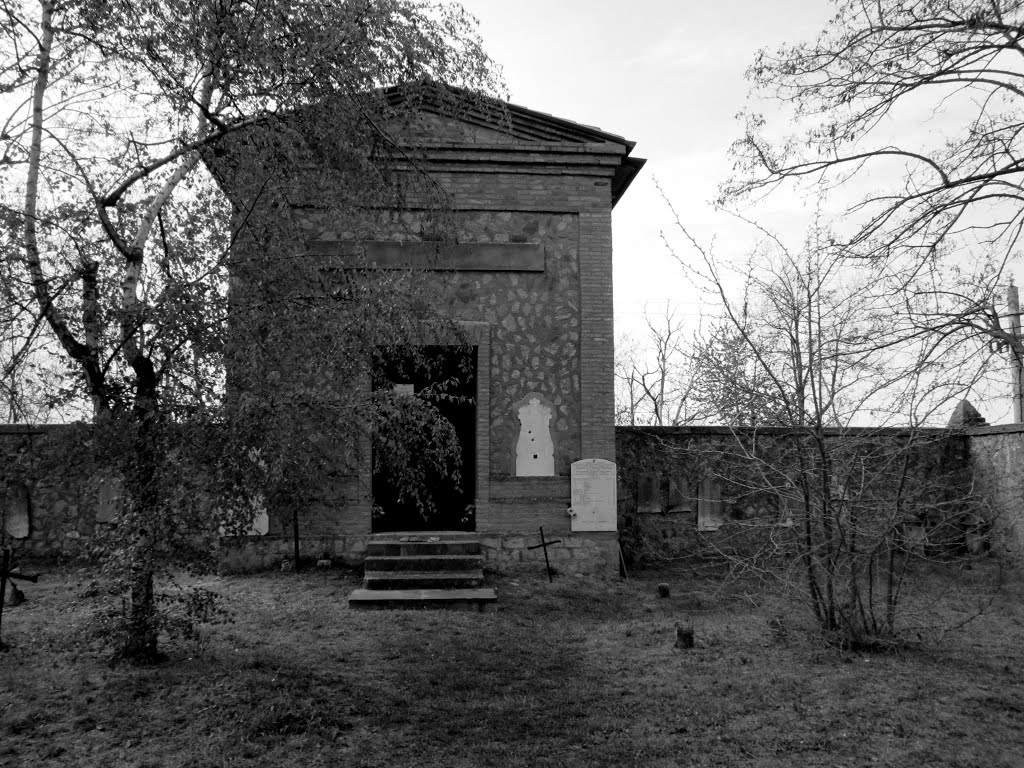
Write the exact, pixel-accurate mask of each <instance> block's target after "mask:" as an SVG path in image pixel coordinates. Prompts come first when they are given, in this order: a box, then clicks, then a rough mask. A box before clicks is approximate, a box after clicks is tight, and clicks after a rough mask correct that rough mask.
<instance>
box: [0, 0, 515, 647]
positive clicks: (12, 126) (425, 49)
mask: <svg viewBox="0 0 1024 768" xmlns="http://www.w3.org/2000/svg"><path fill="white" fill-rule="evenodd" d="M0 20H2V26H0V33H2V34H3V38H4V42H3V44H2V45H0V91H2V92H3V93H4V94H5V101H4V103H5V104H6V105H8V107H9V110H8V113H7V115H6V117H5V118H4V120H3V123H2V146H3V151H2V158H0V159H2V163H0V174H2V183H3V188H4V196H3V200H2V201H0V202H2V206H3V208H2V210H3V217H4V222H5V225H6V226H7V227H8V232H7V233H5V236H4V243H3V245H4V250H3V257H4V260H5V263H4V269H5V270H6V272H7V274H10V275H12V280H11V282H10V283H9V284H8V285H9V286H11V290H12V291H14V292H15V294H16V295H15V296H14V298H15V303H16V305H17V306H18V307H19V308H21V309H22V310H25V309H26V308H31V311H30V312H29V313H27V314H23V315H22V316H20V317H19V319H18V322H19V323H20V325H19V331H18V333H20V334H21V337H22V339H25V340H27V339H30V338H32V337H33V335H34V334H37V333H39V332H40V331H39V329H41V328H44V329H45V333H46V334H47V335H48V336H49V338H50V339H52V340H53V342H54V343H55V344H57V345H59V349H60V352H61V354H62V357H63V360H64V366H67V365H70V366H71V370H72V372H73V377H72V378H70V379H68V380H67V382H68V383H65V384H63V385H62V387H61V391H59V392H55V393H53V394H54V395H56V396H60V397H62V398H63V399H65V400H74V399H75V398H77V397H85V398H86V399H87V401H88V402H89V403H90V404H91V409H92V412H93V415H94V421H95V422H96V424H97V426H98V427H99V428H100V429H99V431H98V433H97V438H96V441H95V443H94V447H95V448H97V449H98V450H101V451H102V452H104V455H105V457H106V458H108V459H110V460H111V461H113V463H114V464H116V466H117V468H118V469H119V471H120V472H121V474H122V475H123V477H124V480H125V487H124V504H123V507H124V508H123V511H122V514H121V517H120V522H119V525H118V527H117V533H116V537H115V540H114V542H112V545H113V551H114V552H115V553H116V556H114V557H112V558H111V559H110V562H111V563H114V564H115V565H116V566H117V568H116V571H117V573H118V574H119V577H120V578H121V579H122V583H123V584H124V585H125V587H126V589H127V592H128V598H129V599H128V606H129V610H128V615H127V622H126V634H125V642H124V646H123V649H122V651H123V654H124V655H125V656H126V657H128V658H130V659H133V660H139V661H147V660H152V659H153V658H155V657H156V656H157V646H156V640H157V632H158V630H159V623H158V621H157V612H156V603H155V597H154V586H153V584H154V576H155V575H156V574H157V573H160V572H161V569H162V568H165V567H167V566H171V565H175V564H187V563H190V562H193V561H192V560H191V555H192V554H193V552H194V550H195V549H196V547H197V545H198V544H200V543H201V542H202V540H203V536H202V535H197V532H198V533H200V534H204V535H206V536H207V537H208V536H209V535H213V534H215V533H216V531H215V530H214V531H212V532H211V530H210V526H211V519H212V518H211V516H210V515H209V514H208V511H209V504H207V505H205V506H203V501H204V499H205V498H206V497H205V495H204V493H201V492H200V490H201V489H198V488H195V487H194V484H187V483H185V484H183V478H184V477H185V475H186V474H188V473H187V472H186V471H185V468H188V467H191V468H198V469H200V470H206V474H205V478H206V479H205V481H204V482H206V487H207V489H208V490H209V491H210V492H211V493H213V494H214V495H215V496H218V497H219V498H221V502H220V511H221V513H222V515H221V516H222V517H223V518H224V520H223V522H224V523H225V524H226V525H227V526H228V529H229V530H234V531H240V530H243V529H244V527H245V525H246V524H247V520H248V518H249V517H251V512H252V504H254V503H257V502H258V498H257V497H258V496H259V494H257V493H256V492H255V491H254V492H252V493H246V492H243V490H242V489H243V484H242V483H241V480H242V478H244V477H246V476H250V475H251V474H252V473H253V472H262V473H263V474H264V475H265V477H266V478H269V477H278V478H280V477H283V476H286V475H289V474H290V473H289V471H288V470H289V467H288V464H289V460H288V459H287V457H289V456H294V455H296V451H298V452H299V453H301V454H303V455H314V454H313V453H312V452H311V451H307V450H306V449H307V448H309V444H310V442H311V441H310V440H309V439H308V433H306V438H305V439H304V438H303V437H302V435H303V432H302V430H301V429H300V428H299V426H298V425H299V424H300V423H301V420H296V419H292V420H291V421H288V420H287V419H285V418H284V417H280V416H279V417H278V418H277V419H276V421H274V422H272V423H271V422H260V421H259V419H261V418H265V417H266V416H267V414H270V413H279V411H275V408H274V405H275V404H276V405H277V406H280V405H282V404H283V403H286V402H287V404H290V405H291V406H296V407H301V406H303V405H305V406H308V409H307V412H306V414H305V415H306V416H307V417H312V416H313V412H314V411H315V410H316V408H325V407H328V406H329V405H330V403H331V401H332V398H334V399H335V400H336V399H337V398H340V397H342V396H343V394H344V393H345V392H348V393H350V394H349V395H348V398H349V399H348V400H347V401H345V405H346V407H347V412H349V413H351V412H356V411H358V412H359V413H363V412H364V410H362V406H357V405H356V404H355V403H354V402H353V400H352V398H353V397H355V396H354V395H352V394H351V392H352V390H353V388H352V386H351V384H352V382H353V381H355V380H358V378H359V375H360V374H359V371H358V369H357V366H356V364H355V363H354V362H353V361H356V360H361V359H364V358H365V353H367V352H368V351H369V350H370V349H372V348H375V347H376V346H379V345H387V344H389V343H394V342H395V340H396V337H397V336H398V335H399V334H398V332H397V330H396V331H395V333H392V334H391V335H389V333H390V331H385V332H380V331H381V329H387V328H394V329H403V328H404V329H405V330H406V331H407V332H409V331H410V329H413V328H415V327H417V323H418V322H420V320H421V319H422V318H423V316H424V312H423V308H424V306H426V305H428V302H427V301H426V300H425V297H423V296H422V295H420V296H419V297H417V295H416V294H415V291H409V290H404V291H403V290H399V289H402V288H403V287H404V288H408V287H409V286H408V285H407V284H406V285H404V286H403V285H400V284H399V283H400V282H401V280H406V281H407V282H408V280H409V278H408V277H404V278H399V277H395V278H394V279H393V280H390V282H389V279H385V278H383V277H380V276H376V277H375V278H372V277H371V276H368V275H364V276H363V279H362V280H361V281H358V283H359V284H358V285H356V284H355V283H352V284H350V285H348V286H347V287H345V288H344V290H341V291H334V292H333V293H332V290H333V289H332V290H327V289H326V288H325V286H324V284H323V275H322V274H321V273H320V272H315V273H314V272H313V271H312V270H309V269H307V268H306V267H303V266H302V265H303V264H304V262H303V261H302V259H301V256H303V255H304V254H303V253H301V248H299V247H298V246H297V245H296V244H297V243H299V244H301V243H303V242H305V240H306V239H307V238H298V239H296V238H295V237H294V235H295V234H296V230H295V229H294V227H301V223H300V222H298V221H297V220H296V219H295V217H294V216H292V215H291V209H290V205H291V198H290V197H289V190H292V189H293V188H294V187H295V186H296V184H299V183H300V182H299V181H298V180H297V179H298V177H297V176H296V175H295V173H294V170H295V168H296V167H297V166H296V163H303V162H308V161H311V160H313V161H315V164H314V165H313V167H312V168H310V167H309V166H308V165H307V166H306V167H305V168H304V173H305V176H303V178H302V180H301V184H305V185H313V186H317V185H319V188H320V189H321V192H322V193H323V197H322V205H323V207H324V208H325V209H327V210H337V211H345V212H347V214H348V215H350V217H356V218H358V216H359V215H362V217H363V219H364V220H368V219H371V218H372V217H373V214H372V211H373V209H374V205H375V204H378V205H379V204H381V203H382V202H384V203H387V204H388V205H400V204H401V200H402V199H403V191H404V188H403V185H402V180H401V179H400V178H398V177H395V176H394V175H393V174H391V173H389V170H388V169H389V167H390V165H389V158H390V157H392V156H393V154H394V153H395V152H396V151H397V150H396V143H395V141H394V139H393V137H392V136H391V133H390V131H391V128H392V127H393V126H394V125H395V124H396V123H398V122H400V121H401V120H402V119H403V115H404V114H407V113H408V112H409V111H410V110H412V109H414V108H415V100H406V101H398V102H396V101H395V100H393V99H392V100H389V99H388V98H387V97H386V92H385V91H384V90H382V87H383V86H387V85H391V84H394V83H397V82H404V81H420V80H424V79H426V80H440V81H444V82H451V83H455V84H462V85H464V86H466V87H468V88H470V89H487V90H493V89H494V88H495V87H496V84H495V81H494V77H493V75H492V69H491V66H490V62H489V60H488V59H487V57H486V55H485V54H484V53H483V51H482V49H481V46H480V41H479V39H478V37H477V35H476V32H475V26H474V25H475V22H474V20H473V19H472V18H471V17H470V16H468V15H467V14H466V13H465V12H464V11H463V10H462V9H461V7H460V6H458V5H456V4H444V3H433V2H426V0H375V1H373V2H370V1H368V0H365V1H364V0H347V1H346V2H333V3H318V2H294V1H290V0H271V2H268V3H259V4H252V3H247V2H234V1H233V0H231V1H229V2H221V1H220V0H217V1H214V0H182V1H181V2H171V3H168V2H164V1H163V0H161V1H160V2H149V1H147V0H142V2H137V1H135V0H133V1H132V2H121V1H120V0H114V1H113V2H110V1H109V0H104V2H94V1H93V0H68V1H67V2H62V1H60V0H40V2H38V3H32V2H20V1H19V0H3V2H0ZM232 146H234V147H236V148H237V147H239V146H241V147H243V148H244V151H245V152H247V153H248V155H247V162H246V163H245V164H244V166H242V167H240V169H236V171H240V172H242V173H243V174H244V178H237V177H236V178H235V179H233V181H234V182H236V185H235V187H234V188H235V189H236V190H240V192H239V194H237V195H233V196H232V199H231V200H230V201H229V200H227V199H226V198H225V196H224V194H223V192H222V191H221V189H220V188H218V186H217V185H216V184H214V183H213V180H212V178H211V176H210V174H209V173H208V172H207V164H209V165H210V166H211V167H214V168H217V166H218V164H217V161H216V158H217V157H218V156H219V155H221V154H222V153H225V152H228V153H230V149H231V147H232ZM406 159H408V158H406ZM204 161H206V162H205V163H204ZM236 175H237V174H236ZM314 176H315V177H316V179H315V180H314ZM442 231H443V230H442ZM243 243H248V244H249V245H250V246H251V247H249V248H248V250H245V249H244V248H243V249H242V250H243V252H244V253H246V254H248V255H249V256H250V257H251V256H252V254H254V253H259V252H260V249H266V248H271V247H275V246H276V247H277V249H276V250H275V251H274V252H273V256H274V258H273V259H270V258H268V259H265V260H264V261H263V262H261V263H256V261H253V260H252V259H251V258H250V262H251V264H252V265H254V266H255V267H258V269H259V270H262V273H261V274H253V273H252V272H250V273H249V275H250V277H257V278H267V279H269V278H273V277H274V276H275V274H277V275H279V274H280V273H281V272H282V270H285V269H287V268H288V267H289V266H291V267H292V268H293V269H292V272H291V273H289V274H290V275H291V276H292V277H294V278H295V279H294V280H291V281H290V282H289V283H288V285H289V286H291V287H290V288H288V289H287V290H284V289H281V290H276V292H275V288H274V286H273V284H265V285H264V289H263V290H264V291H265V292H264V294H262V295H260V296H258V297H257V295H256V294H254V293H252V292H250V293H249V294H247V296H248V298H246V300H245V301H244V302H240V303H236V305H235V306H234V307H232V306H231V300H232V291H229V290H228V288H227V286H228V282H229V280H228V277H229V276H228V266H229V261H230V260H231V259H234V263H233V265H232V267H233V268H232V272H233V274H234V275H237V274H238V273H239V267H240V264H241V261H240V260H239V257H238V256H237V255H236V256H231V254H237V253H238V252H239V248H238V246H239V245H240V244H243ZM264 252H265V251H264ZM243 260H244V259H243ZM306 261H308V259H307V260H306ZM296 267H302V268H299V269H295V268H296ZM295 273H299V274H298V275H296V274H295ZM232 279H234V278H232ZM229 309H231V310H235V311H233V312H232V311H229ZM303 313H307V314H306V316H305V318H304V319H305V320H306V322H304V323H303V322H299V320H298V318H299V317H300V316H301V315H302V314H303ZM328 313H333V315H332V318H333V319H334V320H337V321H338V324H337V325H335V326H333V328H334V330H333V331H330V332H325V333H324V334H323V335H321V336H320V337H317V336H316V333H317V330H316V329H317V328H323V327H324V326H322V325H319V324H318V323H319V321H320V320H322V319H326V318H323V317H322V316H323V315H325V314H328ZM229 317H230V318H231V319H230V325H229ZM271 321H274V322H271ZM389 324H390V325H389ZM328 327H332V326H330V325H329V324H328ZM275 334H276V336H275ZM406 335H408V334H406ZM241 341H247V342H253V341H256V342H259V343H256V344H253V345H250V346H248V347H246V349H247V350H248V351H243V350H242V349H241V344H240V343H236V342H241ZM275 341H276V342H285V344H284V347H285V348H288V349H290V350H292V352H291V355H290V357H288V359H286V360H272V359H268V356H271V357H272V356H273V355H278V356H281V355H284V354H285V353H284V352H282V351H281V350H282V345H281V344H280V343H277V344H276V345H275V344H274V343H272V342H275ZM270 350H273V351H270ZM297 350H303V351H305V352H306V353H307V354H306V355H305V356H304V357H303V356H301V355H299V354H297ZM245 356H248V357H249V360H250V362H252V363H256V365H249V366H248V367H246V366H242V365H235V366H234V367H233V368H232V364H233V363H237V362H238V361H239V359H240V358H241V357H245ZM225 358H227V365H226V364H225ZM12 359H13V358H12ZM328 361H329V362H328ZM279 363H280V364H284V363H287V364H288V366H289V367H282V366H281V365H278V364H279ZM328 368H329V369H330V371H331V373H332V374H333V376H332V377H331V378H329V379H327V380H328V381H333V382H335V383H336V386H334V387H329V388H328V389H329V390H330V391H329V393H327V394H324V393H323V392H322V391H318V390H316V389H315V386H314V385H313V382H314V381H315V380H319V381H324V379H322V378H320V377H321V376H322V375H323V374H324V373H325V369H328ZM229 369H230V370H234V371H236V372H237V373H236V374H232V375H233V376H235V378H234V379H231V378H226V373H225V371H226V370H229ZM11 370H13V369H11ZM254 370H258V371H259V372H260V375H259V376H255V375H252V374H251V372H252V371H254ZM275 372H276V373H275ZM275 377H277V380H276V381H275ZM257 383H260V385H259V386H257ZM232 392H234V393H235V394H237V395H238V397H234V398H232V397H229V398H227V401H225V398H224V395H225V394H226V393H232ZM311 392H317V397H315V398H311V397H308V395H309V394H310V393H311ZM274 398H277V399H276V401H275V400H274ZM335 404H336V403H335ZM314 406H315V407H314ZM211 421H218V423H219V424H221V425H223V426H224V430H222V431H220V432H217V437H216V438H211V437H209V435H210V434H211V433H212V432H211V430H210V429H208V428H205V426H204V427H203V428H202V429H200V428H198V427H196V428H194V429H191V431H190V430H189V427H191V426H193V425H198V424H202V425H206V424H208V423H209V422H211ZM353 423H365V419H363V420H362V421H358V420H354V421H353ZM286 424H289V425H294V428H293V429H291V430H287V429H282V431H281V432H279V433H278V437H276V438H274V439H273V440H268V438H267V437H266V435H267V431H266V430H265V429H263V427H283V426H285V425H286ZM214 432H216V431H214ZM200 444H202V445H201V447H200ZM192 449H195V450H192ZM300 449H301V450H300ZM222 457H227V458H226V459H225V460H224V461H213V462H211V461H210V459H212V458H218V459H219V458H222ZM294 463H295V462H294V461H293V462H292V464H294ZM306 466H307V467H308V468H309V470H310V472H312V471H314V470H315V467H316V462H315V461H312V460H310V461H308V462H306ZM275 473H276V474H275ZM292 474H293V475H294V473H292ZM196 477H204V475H203V473H202V472H199V474H198V475H196ZM295 479H296V480H297V479H298V477H297V476H295ZM273 489H274V490H273V493H274V494H277V495H278V496H281V495H286V494H287V493H288V492H289V487H288V486H287V485H286V484H285V485H282V484H281V483H278V484H277V485H274V486H273ZM232 508H234V509H235V512H236V514H235V515H234V517H232V515H231V514H230V512H231V510H232ZM204 510H205V511H206V513H207V514H205V515H204ZM216 522H218V521H216V520H214V521H213V524H216Z"/></svg>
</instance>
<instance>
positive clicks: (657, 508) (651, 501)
mask: <svg viewBox="0 0 1024 768" xmlns="http://www.w3.org/2000/svg"><path fill="white" fill-rule="evenodd" d="M660 490H661V476H660V475H641V476H640V479H639V480H638V481H637V489H636V498H637V511H638V512H646V513H653V512H661V498H660V495H661V494H660V493H659V491H660Z"/></svg>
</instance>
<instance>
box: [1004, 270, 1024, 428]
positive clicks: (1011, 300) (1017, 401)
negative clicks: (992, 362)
mask: <svg viewBox="0 0 1024 768" xmlns="http://www.w3.org/2000/svg"><path fill="white" fill-rule="evenodd" d="M1006 304H1007V308H1008V309H1009V312H1010V328H1011V330H1012V333H1013V343H1012V344H1010V365H1011V367H1012V368H1013V420H1014V422H1016V423H1018V424H1019V423H1020V422H1021V421H1024V389H1022V385H1024V372H1022V370H1021V368H1022V365H1024V360H1022V355H1021V352H1022V350H1021V338H1020V298H1019V297H1018V295H1017V286H1016V285H1014V284H1013V281H1012V280H1011V281H1010V287H1009V288H1007V289H1006Z"/></svg>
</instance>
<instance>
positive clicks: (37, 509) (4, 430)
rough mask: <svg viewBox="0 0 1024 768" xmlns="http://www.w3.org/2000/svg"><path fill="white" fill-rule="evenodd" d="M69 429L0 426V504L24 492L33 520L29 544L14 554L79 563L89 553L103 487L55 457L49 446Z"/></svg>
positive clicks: (23, 542)
mask: <svg viewBox="0 0 1024 768" xmlns="http://www.w3.org/2000/svg"><path fill="white" fill-rule="evenodd" d="M71 429H74V426H72V425H39V426H28V425H20V424H11V425H8V424H4V425H0V504H3V505H5V507H7V506H8V505H11V504H13V503H15V502H14V498H13V497H14V496H15V490H14V489H15V488H16V487H20V488H22V489H24V490H25V491H27V498H28V504H29V508H30V510H31V515H32V533H31V536H30V537H29V538H28V539H22V540H15V541H13V542H11V543H12V545H13V547H14V549H15V550H16V551H22V552H31V553H33V554H38V555H47V556H70V557H82V556H89V555H90V554H91V553H92V548H93V540H94V537H95V536H96V535H97V533H99V532H100V531H99V530H98V529H99V528H101V527H102V525H103V524H102V523H99V522H97V514H98V512H99V510H100V499H99V492H100V487H101V482H100V479H99V478H94V477H92V475H91V474H89V473H88V472H87V471H83V469H82V468H80V467H75V466H74V465H73V462H70V463H69V462H65V461H62V460H61V458H60V457H57V456H54V455H53V454H54V445H53V441H52V440H51V437H52V436H55V435H57V434H59V433H61V432H64V433H67V432H68V431H69V430H71Z"/></svg>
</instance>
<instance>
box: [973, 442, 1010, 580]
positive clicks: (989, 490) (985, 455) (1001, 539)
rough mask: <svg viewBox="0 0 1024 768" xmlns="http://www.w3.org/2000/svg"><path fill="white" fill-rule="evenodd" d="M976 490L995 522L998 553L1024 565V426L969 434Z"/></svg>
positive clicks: (995, 542) (995, 543)
mask: <svg viewBox="0 0 1024 768" xmlns="http://www.w3.org/2000/svg"><path fill="white" fill-rule="evenodd" d="M967 436H968V445H969V449H970V463H971V467H972V469H973V474H974V478H973V479H974V482H975V484H976V487H977V488H978V489H979V490H981V491H982V492H983V493H984V495H985V496H986V497H987V500H988V503H989V506H990V510H991V513H992V515H993V517H994V519H995V529H996V531H997V536H996V538H995V541H994V545H995V547H996V549H997V550H1003V551H1005V552H1007V553H1008V554H1011V555H1012V556H1013V557H1014V558H1015V559H1017V560H1018V561H1020V562H1024V424H1007V425H1003V426H991V427H975V428H973V429H968V430H967Z"/></svg>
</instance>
